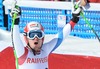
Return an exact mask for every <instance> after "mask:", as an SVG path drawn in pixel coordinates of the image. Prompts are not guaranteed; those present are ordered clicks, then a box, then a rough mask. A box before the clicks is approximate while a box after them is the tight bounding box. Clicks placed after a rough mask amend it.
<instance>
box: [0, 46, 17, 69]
mask: <svg viewBox="0 0 100 69" xmlns="http://www.w3.org/2000/svg"><path fill="white" fill-rule="evenodd" d="M0 69H16V68H15V58H14V52H13V48H12V47H7V48H6V49H4V50H3V51H1V52H0Z"/></svg>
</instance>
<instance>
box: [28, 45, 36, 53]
mask: <svg viewBox="0 0 100 69" xmlns="http://www.w3.org/2000/svg"><path fill="white" fill-rule="evenodd" d="M27 45H28V47H29V48H30V49H31V50H32V52H33V54H34V55H36V53H35V50H34V49H32V47H31V46H30V44H29V43H28V44H27Z"/></svg>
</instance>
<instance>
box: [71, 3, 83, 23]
mask: <svg viewBox="0 0 100 69" xmlns="http://www.w3.org/2000/svg"><path fill="white" fill-rule="evenodd" d="M82 10H83V9H82V7H81V6H80V5H79V4H77V3H76V4H75V5H74V9H73V11H72V16H73V18H72V19H71V20H72V21H73V22H75V23H77V22H78V21H79V17H80V13H81V12H82Z"/></svg>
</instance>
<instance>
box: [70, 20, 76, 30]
mask: <svg viewBox="0 0 100 69" xmlns="http://www.w3.org/2000/svg"><path fill="white" fill-rule="evenodd" d="M69 24H70V25H71V27H72V29H73V28H74V26H75V24H76V23H74V22H73V21H70V22H69Z"/></svg>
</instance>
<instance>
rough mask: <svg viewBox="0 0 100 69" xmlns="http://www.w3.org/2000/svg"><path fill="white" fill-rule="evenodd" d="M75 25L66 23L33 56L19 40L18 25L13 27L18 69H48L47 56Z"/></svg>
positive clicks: (71, 22)
mask: <svg viewBox="0 0 100 69" xmlns="http://www.w3.org/2000/svg"><path fill="white" fill-rule="evenodd" d="M75 24H76V23H74V22H73V21H70V22H69V23H67V24H66V25H65V26H64V28H63V29H62V31H59V32H58V33H57V34H56V35H55V37H54V38H53V39H52V40H50V41H49V42H47V43H44V44H43V46H42V50H41V53H40V54H39V55H34V54H33V52H32V51H31V50H29V49H28V48H27V46H26V47H25V46H24V44H23V42H22V40H21V38H20V32H19V25H14V28H13V42H14V48H15V51H16V53H17V58H18V64H19V69H48V56H49V54H50V53H51V52H52V51H54V50H55V49H56V48H57V47H59V46H60V44H61V43H62V41H63V40H64V39H65V38H66V36H67V35H69V34H70V32H71V30H72V28H73V27H74V25H75Z"/></svg>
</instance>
